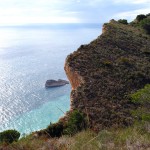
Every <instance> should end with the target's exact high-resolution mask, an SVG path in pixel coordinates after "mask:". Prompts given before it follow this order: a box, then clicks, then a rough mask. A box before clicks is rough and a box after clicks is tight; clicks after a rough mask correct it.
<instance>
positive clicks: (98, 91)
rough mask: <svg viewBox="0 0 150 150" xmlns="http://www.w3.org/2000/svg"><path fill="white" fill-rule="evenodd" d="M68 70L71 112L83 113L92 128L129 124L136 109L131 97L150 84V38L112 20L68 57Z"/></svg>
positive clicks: (66, 67) (138, 30)
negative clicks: (88, 42) (73, 110)
mask: <svg viewBox="0 0 150 150" xmlns="http://www.w3.org/2000/svg"><path fill="white" fill-rule="evenodd" d="M65 71H66V74H67V77H68V79H69V81H70V83H71V85H72V92H71V109H79V110H80V111H82V112H84V113H85V114H86V115H87V117H88V119H89V124H90V127H91V128H93V129H94V130H100V129H101V128H104V127H110V126H113V127H118V126H127V125H130V124H132V122H133V120H134V118H132V116H131V110H132V109H134V108H135V107H136V105H135V104H134V103H132V102H131V101H130V94H132V93H133V92H135V91H136V90H138V89H140V88H143V87H144V85H145V84H147V83H150V36H149V35H146V34H145V33H144V32H143V30H141V29H138V28H134V27H132V26H130V25H123V24H120V23H118V22H116V21H114V20H112V21H111V22H110V23H108V24H105V25H104V27H103V33H102V35H101V36H99V37H98V38H97V39H96V40H94V41H92V42H91V43H90V44H88V45H82V46H80V48H79V49H78V50H77V51H75V52H74V53H73V54H70V55H69V56H68V57H67V59H66V63H65Z"/></svg>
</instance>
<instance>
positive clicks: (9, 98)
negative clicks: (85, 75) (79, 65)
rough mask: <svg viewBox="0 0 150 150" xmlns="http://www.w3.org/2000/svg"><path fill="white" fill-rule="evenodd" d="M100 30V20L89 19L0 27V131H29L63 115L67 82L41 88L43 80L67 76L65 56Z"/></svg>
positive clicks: (67, 105) (46, 124)
mask: <svg viewBox="0 0 150 150" xmlns="http://www.w3.org/2000/svg"><path fill="white" fill-rule="evenodd" d="M100 33H101V25H91V24H90V25H88V24H67V25H66V24H59V25H56V24H53V25H31V26H30V25H27V26H19V27H1V28H0V132H1V131H3V130H6V129H17V130H18V131H20V132H21V133H22V134H23V133H25V134H27V133H30V132H32V131H35V130H40V129H43V128H46V127H47V126H48V125H49V123H50V122H56V121H57V120H58V119H59V118H60V117H61V116H63V115H64V114H63V112H62V111H64V112H66V111H68V110H69V107H70V98H69V97H70V91H71V87H70V85H66V86H63V87H58V88H52V89H45V86H44V85H45V81H46V80H48V79H59V78H60V79H67V77H66V74H65V72H64V62H65V58H66V57H67V55H68V54H70V53H72V52H73V51H75V50H76V49H77V48H78V47H79V46H80V45H81V44H87V43H89V42H90V41H91V40H94V39H95V38H97V36H98V35H100ZM60 109H61V110H62V111H61V110H60Z"/></svg>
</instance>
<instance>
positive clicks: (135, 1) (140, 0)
mask: <svg viewBox="0 0 150 150" xmlns="http://www.w3.org/2000/svg"><path fill="white" fill-rule="evenodd" d="M114 2H115V3H127V4H145V3H150V0H114Z"/></svg>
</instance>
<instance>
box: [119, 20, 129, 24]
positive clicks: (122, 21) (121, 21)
mask: <svg viewBox="0 0 150 150" xmlns="http://www.w3.org/2000/svg"><path fill="white" fill-rule="evenodd" d="M118 22H119V23H122V24H126V25H127V24H128V21H127V20H126V19H119V20H118Z"/></svg>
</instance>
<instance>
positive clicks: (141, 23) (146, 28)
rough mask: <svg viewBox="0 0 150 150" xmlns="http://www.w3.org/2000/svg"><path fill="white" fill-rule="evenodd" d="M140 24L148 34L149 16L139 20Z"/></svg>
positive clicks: (149, 26)
mask: <svg viewBox="0 0 150 150" xmlns="http://www.w3.org/2000/svg"><path fill="white" fill-rule="evenodd" d="M140 26H141V27H142V28H143V29H144V30H145V31H146V32H147V33H148V34H150V19H149V18H146V19H143V20H142V21H141V22H140Z"/></svg>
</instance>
